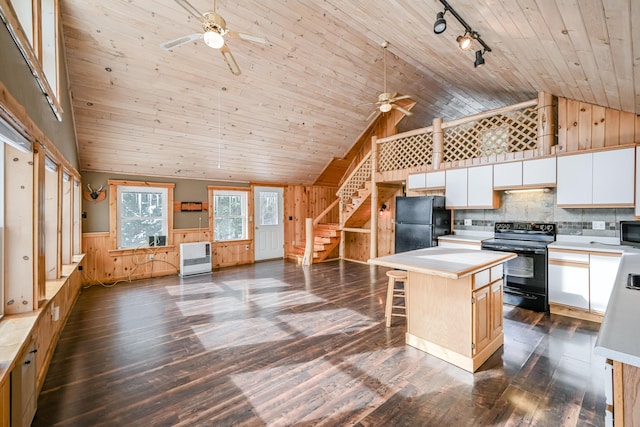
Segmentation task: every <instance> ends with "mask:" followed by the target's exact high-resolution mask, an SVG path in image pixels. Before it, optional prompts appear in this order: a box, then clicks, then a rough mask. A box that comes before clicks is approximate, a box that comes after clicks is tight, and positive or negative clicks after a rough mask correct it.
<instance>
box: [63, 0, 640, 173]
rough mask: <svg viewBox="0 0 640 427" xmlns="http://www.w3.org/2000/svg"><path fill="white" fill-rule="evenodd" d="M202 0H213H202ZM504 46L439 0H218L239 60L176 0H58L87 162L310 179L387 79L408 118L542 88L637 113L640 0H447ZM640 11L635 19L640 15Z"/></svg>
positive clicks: (499, 102)
mask: <svg viewBox="0 0 640 427" xmlns="http://www.w3.org/2000/svg"><path fill="white" fill-rule="evenodd" d="M191 3H192V4H193V5H194V6H195V7H196V8H197V9H199V10H201V11H203V12H204V11H207V10H211V9H212V6H213V5H212V2H211V0H191ZM449 3H450V4H451V6H452V7H454V8H455V9H456V11H457V12H458V13H459V14H460V15H461V16H462V17H463V18H464V19H465V20H466V21H467V23H468V24H469V25H470V26H471V27H472V28H473V29H474V30H475V31H477V32H478V33H479V34H480V35H481V36H482V39H483V40H484V41H485V42H486V43H487V44H488V45H489V46H490V47H491V49H492V51H491V52H489V53H486V54H485V60H486V65H485V66H483V67H480V68H474V66H473V61H474V51H475V50H477V49H479V48H480V46H479V45H478V44H477V42H475V45H474V46H473V48H472V49H471V50H469V51H465V52H463V51H461V50H459V49H458V47H457V43H456V40H455V39H456V36H458V35H459V34H461V33H462V32H463V27H462V26H461V25H460V24H459V23H458V22H457V21H456V20H455V19H454V17H453V16H452V15H451V14H450V13H447V14H445V18H446V19H447V23H448V27H447V30H446V32H445V33H443V34H440V35H436V34H435V33H434V32H433V22H434V20H435V16H436V13H437V12H439V11H442V10H443V6H442V5H441V3H440V2H439V1H437V0H402V1H397V0H323V1H311V0H300V1H292V0H279V1H266V2H265V1H257V0H241V1H233V0H219V1H218V2H217V5H216V6H217V12H218V13H219V14H220V15H222V16H223V17H224V18H225V20H226V22H227V26H228V28H230V29H231V30H235V31H240V32H244V33H248V34H253V35H257V36H262V37H266V38H267V39H268V40H269V42H270V43H271V45H270V46H264V45H262V44H258V43H254V42H250V41H246V40H240V39H228V46H229V47H230V49H231V51H232V52H233V55H234V56H235V58H236V60H237V62H238V64H239V66H240V68H241V70H242V74H241V75H240V76H234V75H233V74H231V72H230V71H229V69H228V68H227V66H226V64H225V63H224V61H223V58H222V56H221V55H220V54H219V53H218V52H216V51H215V50H213V49H211V48H209V47H208V46H206V45H205V44H204V43H203V42H195V43H192V44H189V45H184V46H182V47H179V48H176V49H174V50H173V51H170V52H169V51H164V50H162V49H160V47H159V45H160V44H161V43H162V42H165V41H168V40H172V39H175V38H177V37H179V36H182V35H186V34H191V33H196V32H201V27H200V23H199V22H198V21H197V20H196V19H194V18H193V17H190V16H189V14H188V13H187V12H186V11H185V10H184V9H183V8H181V7H180V6H179V5H178V4H177V3H176V2H174V1H171V0H164V1H157V0H109V1H103V0H61V10H62V25H63V33H64V42H65V47H66V55H67V60H68V71H69V81H70V88H71V92H72V96H73V107H74V114H75V120H76V126H77V132H78V143H79V149H80V161H81V170H83V171H102V172H110V173H123V174H133V175H144V176H163V177H182V178H195V179H209V180H223V181H260V182H279V183H300V184H310V183H313V182H314V181H315V179H316V178H317V177H318V176H319V175H320V174H321V172H322V170H323V169H324V167H325V166H326V165H327V164H328V163H329V162H330V161H331V160H332V158H334V157H342V156H344V154H345V153H346V152H347V151H348V150H349V148H350V147H351V146H352V145H353V144H354V142H355V140H356V138H357V137H358V135H359V134H360V133H361V132H362V131H363V130H364V129H365V127H366V126H367V121H366V118H367V116H368V115H369V113H370V112H371V111H372V108H373V106H372V105H364V106H363V105H361V104H363V103H367V102H374V101H376V100H377V96H378V94H379V93H381V92H382V89H383V67H382V48H381V43H382V42H383V41H385V40H388V41H389V42H390V46H389V49H388V55H387V70H388V89H389V91H391V92H398V93H401V94H409V95H411V97H412V99H413V100H415V101H417V105H416V106H415V107H414V108H413V110H412V111H413V112H414V113H415V114H414V115H413V116H412V117H407V118H405V119H404V120H403V122H401V130H410V129H414V128H419V127H423V126H428V125H430V124H431V121H432V120H433V118H435V117H443V118H444V119H445V120H451V119H455V118H460V117H464V116H467V115H469V114H473V113H477V112H481V111H485V110H488V109H492V108H497V107H501V106H504V105H509V104H513V103H516V102H520V101H524V100H528V99H532V98H535V97H536V95H537V92H538V91H546V92H550V93H552V94H554V95H559V96H564V97H568V98H571V99H577V100H582V101H585V102H589V103H595V104H599V105H603V106H607V107H612V108H616V109H621V110H624V111H631V112H635V113H636V114H637V113H640V27H639V24H638V22H640V2H638V1H637V0H587V1H578V0H518V1H513V0H449ZM634 22H635V24H634Z"/></svg>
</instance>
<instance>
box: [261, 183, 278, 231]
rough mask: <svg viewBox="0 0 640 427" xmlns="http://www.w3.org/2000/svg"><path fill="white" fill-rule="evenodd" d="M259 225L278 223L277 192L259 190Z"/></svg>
mask: <svg viewBox="0 0 640 427" xmlns="http://www.w3.org/2000/svg"><path fill="white" fill-rule="evenodd" d="M259 209H260V218H259V222H258V224H259V225H278V218H279V216H278V193H277V192H275V191H261V192H260V204H259Z"/></svg>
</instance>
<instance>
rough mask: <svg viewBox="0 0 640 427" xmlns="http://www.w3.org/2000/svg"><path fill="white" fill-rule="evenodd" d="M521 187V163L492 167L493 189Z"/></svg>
mask: <svg viewBox="0 0 640 427" xmlns="http://www.w3.org/2000/svg"><path fill="white" fill-rule="evenodd" d="M517 187H522V162H511V163H498V164H495V165H493V188H496V189H501V188H506V189H508V188H517Z"/></svg>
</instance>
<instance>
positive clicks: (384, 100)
mask: <svg viewBox="0 0 640 427" xmlns="http://www.w3.org/2000/svg"><path fill="white" fill-rule="evenodd" d="M388 47H389V42H388V41H385V42H383V43H382V63H383V68H384V91H383V92H382V93H381V94H380V95H378V102H375V103H374V102H368V103H366V104H375V105H377V106H378V107H377V108H376V109H375V110H374V111H373V112H372V113H371V114H369V117H367V120H370V119H371V118H372V117H373V116H374V115H376V114H377V113H378V111H380V112H382V113H387V112H389V111H391V110H392V109H393V110H398V111H400V112H401V113H403V114H405V115H407V116H411V115H412V114H413V113H412V112H411V111H409V110H406V109H404V108H402V107H400V106H399V105H398V104H395V102H396V101H400V100H401V99H407V98H411V96H410V95H401V96H394V94H392V93H389V92H387V56H386V53H387V48H388ZM366 104H361V105H366Z"/></svg>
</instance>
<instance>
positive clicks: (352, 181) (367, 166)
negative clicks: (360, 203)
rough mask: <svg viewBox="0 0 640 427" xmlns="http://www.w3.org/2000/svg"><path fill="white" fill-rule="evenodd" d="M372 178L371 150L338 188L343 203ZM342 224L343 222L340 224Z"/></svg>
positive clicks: (338, 194)
mask: <svg viewBox="0 0 640 427" xmlns="http://www.w3.org/2000/svg"><path fill="white" fill-rule="evenodd" d="M370 178H371V152H369V153H368V154H367V155H366V156H365V157H364V158H363V159H362V160H361V161H360V163H358V166H356V168H355V169H354V170H353V171H352V172H351V174H349V177H348V178H347V179H346V180H345V181H344V184H342V186H341V187H340V188H339V189H338V192H337V193H336V195H337V196H338V197H339V198H340V200H341V201H342V203H347V202H348V201H349V200H350V199H351V197H353V195H354V194H355V193H356V192H357V191H358V190H360V189H361V188H362V187H363V186H364V183H365V182H367V181H369V180H370ZM340 225H342V224H340Z"/></svg>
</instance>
